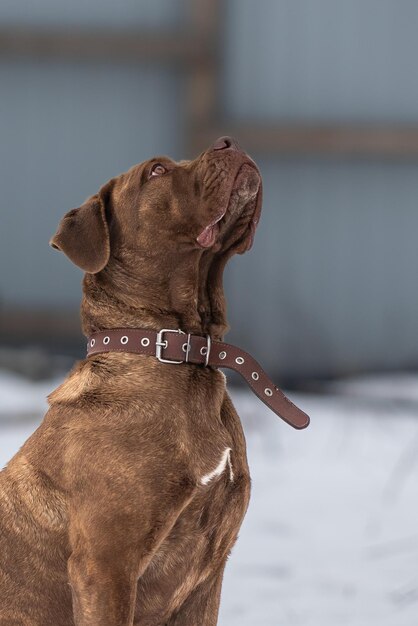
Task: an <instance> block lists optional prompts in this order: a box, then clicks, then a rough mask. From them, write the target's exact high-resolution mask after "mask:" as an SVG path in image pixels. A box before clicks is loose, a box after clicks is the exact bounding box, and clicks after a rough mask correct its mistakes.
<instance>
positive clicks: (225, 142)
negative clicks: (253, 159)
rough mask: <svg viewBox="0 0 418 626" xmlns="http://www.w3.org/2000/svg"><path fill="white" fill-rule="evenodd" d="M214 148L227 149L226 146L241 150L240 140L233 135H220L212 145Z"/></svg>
mask: <svg viewBox="0 0 418 626" xmlns="http://www.w3.org/2000/svg"><path fill="white" fill-rule="evenodd" d="M212 148H213V150H225V149H226V148H232V150H239V145H238V142H237V141H235V139H233V138H232V137H228V136H225V137H219V139H217V140H216V141H215V143H214V144H213V146H212Z"/></svg>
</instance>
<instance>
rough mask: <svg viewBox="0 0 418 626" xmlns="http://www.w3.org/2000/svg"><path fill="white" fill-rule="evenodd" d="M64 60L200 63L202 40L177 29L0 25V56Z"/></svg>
mask: <svg viewBox="0 0 418 626" xmlns="http://www.w3.org/2000/svg"><path fill="white" fill-rule="evenodd" d="M1 57H3V58H9V59H10V58H12V59H16V58H18V59H25V58H27V59H31V60H33V59H35V60H54V61H55V60H61V61H62V60H67V61H91V60H93V61H123V62H132V63H138V62H139V61H147V62H163V63H182V64H184V65H188V64H195V63H196V62H202V61H205V60H207V58H208V57H210V50H208V48H207V46H206V45H205V40H202V39H201V38H200V37H198V36H196V35H195V34H193V35H189V34H187V33H183V32H181V31H179V32H175V31H170V32H159V33H156V32H155V31H149V30H147V31H142V32H141V31H136V30H135V31H132V30H130V31H127V30H121V31H103V30H98V29H95V30H87V29H70V28H65V29H56V28H54V29H39V28H29V27H28V28H18V27H15V28H12V27H4V26H3V27H1V28H0V58H1Z"/></svg>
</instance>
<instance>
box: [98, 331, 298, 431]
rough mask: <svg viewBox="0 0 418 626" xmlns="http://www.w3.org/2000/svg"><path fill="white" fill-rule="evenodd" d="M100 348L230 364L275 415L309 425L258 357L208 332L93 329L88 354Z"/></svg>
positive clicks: (162, 358)
mask: <svg viewBox="0 0 418 626" xmlns="http://www.w3.org/2000/svg"><path fill="white" fill-rule="evenodd" d="M100 352H133V353H135V354H144V355H148V356H154V357H156V358H157V359H158V360H159V361H161V362H162V363H171V364H181V363H194V364H199V365H203V366H209V367H227V368H230V369H233V370H235V371H236V372H238V373H239V374H241V376H242V377H243V378H244V379H245V380H246V382H247V383H248V385H249V386H250V387H251V389H252V390H253V392H254V393H255V394H256V395H257V396H258V397H259V398H260V400H262V401H263V402H264V404H266V405H267V406H268V407H269V408H270V409H271V410H272V411H274V413H276V415H278V416H279V417H281V418H282V419H283V420H284V421H285V422H287V423H288V424H290V426H293V427H294V428H298V429H300V428H306V427H307V426H308V425H309V417H308V415H306V413H304V412H303V411H302V410H301V409H299V408H298V407H297V406H296V405H294V404H293V402H291V401H290V400H289V399H288V398H287V397H286V396H285V395H284V393H283V392H282V391H281V390H280V389H278V388H277V387H276V386H275V385H274V384H273V383H272V381H271V380H270V378H269V377H268V376H267V374H266V373H265V372H264V371H263V370H262V368H261V367H260V365H259V364H258V363H257V361H256V360H255V359H253V357H252V356H251V355H249V354H248V353H247V352H244V350H241V349H240V348H237V347H236V346H232V345H231V344H228V343H224V342H222V341H211V339H210V337H209V336H206V337H202V336H201V335H190V334H187V333H184V332H183V331H181V330H173V329H170V328H163V329H162V330H160V331H159V332H157V331H155V330H145V329H140V328H135V329H132V328H120V329H113V330H105V331H100V332H97V333H93V335H91V337H89V339H88V343H87V356H88V357H89V356H93V355H94V354H99V353H100Z"/></svg>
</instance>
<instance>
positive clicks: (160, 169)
mask: <svg viewBox="0 0 418 626" xmlns="http://www.w3.org/2000/svg"><path fill="white" fill-rule="evenodd" d="M166 171H167V169H166V168H165V167H164V165H161V163H154V165H153V166H152V168H151V171H150V173H149V177H150V178H151V176H161V175H162V174H165V173H166Z"/></svg>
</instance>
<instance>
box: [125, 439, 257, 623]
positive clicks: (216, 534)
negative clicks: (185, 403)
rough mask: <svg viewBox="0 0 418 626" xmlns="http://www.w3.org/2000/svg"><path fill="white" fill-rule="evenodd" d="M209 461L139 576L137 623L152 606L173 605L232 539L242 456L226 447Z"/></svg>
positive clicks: (218, 562) (240, 505)
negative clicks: (194, 491) (211, 463)
mask: <svg viewBox="0 0 418 626" xmlns="http://www.w3.org/2000/svg"><path fill="white" fill-rule="evenodd" d="M214 464H215V465H214V467H213V468H212V470H210V471H209V472H207V473H206V474H205V475H203V476H202V477H201V480H200V485H199V490H198V494H197V496H196V497H195V498H194V500H193V501H192V502H191V503H190V505H189V506H188V507H187V508H186V510H185V511H184V512H183V514H182V515H181V516H180V517H179V519H178V520H177V522H176V524H175V526H174V527H173V529H172V531H171V533H170V534H169V536H168V537H167V539H166V540H165V541H164V542H163V544H162V545H161V547H160V549H159V550H158V552H157V554H156V555H155V557H154V558H153V560H152V562H151V564H150V566H149V567H148V569H147V571H146V572H145V574H144V576H143V577H142V578H141V580H140V581H139V584H138V593H137V606H136V614H137V618H138V619H139V621H138V623H142V622H141V620H143V619H145V618H146V617H147V616H149V617H151V616H155V611H156V608H157V607H160V609H161V615H160V617H161V619H166V618H167V616H168V615H170V614H172V613H173V612H175V611H176V610H178V609H179V607H180V606H181V605H182V603H183V602H184V601H185V600H186V599H187V597H188V596H189V595H190V593H192V591H193V590H194V589H195V588H196V587H197V586H198V585H199V584H200V583H202V582H203V581H204V580H207V579H209V578H210V577H211V576H212V575H213V574H214V573H215V572H217V571H218V570H219V568H220V567H221V566H222V564H223V563H224V562H225V560H226V558H227V556H228V554H229V552H230V550H231V548H232V546H233V545H234V543H235V541H236V538H237V534H238V531H239V528H240V526H241V523H242V520H243V518H244V515H245V512H246V510H247V507H248V502H249V496H250V478H249V474H248V469H247V466H246V460H245V459H239V458H234V453H233V451H230V450H226V451H225V452H224V454H223V455H222V456H221V458H220V459H217V460H216V459H214ZM147 623H148V622H147ZM156 623H157V622H156Z"/></svg>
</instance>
